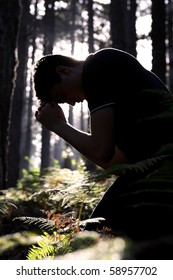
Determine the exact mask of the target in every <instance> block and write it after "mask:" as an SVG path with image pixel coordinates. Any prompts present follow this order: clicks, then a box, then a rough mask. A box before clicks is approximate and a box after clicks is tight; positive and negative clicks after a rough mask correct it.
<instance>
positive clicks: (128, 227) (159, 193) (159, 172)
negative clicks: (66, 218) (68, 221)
mask: <svg viewBox="0 0 173 280" xmlns="http://www.w3.org/2000/svg"><path fill="white" fill-rule="evenodd" d="M98 217H102V218H104V219H105V220H104V221H101V222H100V223H89V224H88V225H87V226H86V228H85V229H86V230H101V229H103V227H108V228H110V229H111V230H112V231H113V232H114V233H115V235H118V236H120V235H121V236H127V237H130V238H132V239H135V240H148V239H153V238H158V237H160V236H163V235H171V234H173V160H172V159H171V160H170V159H169V160H168V159H165V160H163V161H161V162H160V163H159V165H158V164H157V165H156V166H155V167H154V168H151V169H149V170H147V172H142V173H140V172H139V173H138V172H136V171H130V172H126V174H125V175H122V176H120V177H119V178H118V179H117V180H116V181H115V182H114V183H113V185H112V186H111V187H110V188H109V189H108V191H107V192H106V193H105V195H104V196H103V198H102V199H101V201H100V202H99V204H98V205H97V207H96V208H95V209H94V211H93V213H92V215H91V218H98Z"/></svg>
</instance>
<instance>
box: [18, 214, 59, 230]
mask: <svg viewBox="0 0 173 280" xmlns="http://www.w3.org/2000/svg"><path fill="white" fill-rule="evenodd" d="M14 220H19V221H22V222H23V223H26V224H29V225H30V224H34V225H38V226H39V228H40V229H44V230H54V229H55V223H54V221H52V220H48V219H44V218H38V217H16V218H14V219H13V221H14Z"/></svg>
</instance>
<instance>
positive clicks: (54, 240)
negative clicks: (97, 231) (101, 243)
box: [0, 167, 113, 260]
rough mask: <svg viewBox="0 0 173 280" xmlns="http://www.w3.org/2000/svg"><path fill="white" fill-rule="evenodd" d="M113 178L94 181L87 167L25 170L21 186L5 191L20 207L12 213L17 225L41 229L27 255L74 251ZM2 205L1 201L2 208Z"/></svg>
mask: <svg viewBox="0 0 173 280" xmlns="http://www.w3.org/2000/svg"><path fill="white" fill-rule="evenodd" d="M112 181H113V179H111V178H110V179H107V180H102V181H100V182H99V183H98V182H97V183H95V182H92V183H91V181H90V180H88V173H87V172H85V171H84V170H80V171H79V170H75V171H72V170H69V169H60V168H59V167H53V168H49V169H48V170H47V172H46V173H44V175H43V176H40V175H39V172H38V171H37V170H34V169H33V170H31V171H29V172H28V171H26V170H24V172H23V178H22V179H21V180H20V181H19V183H18V186H17V188H16V189H13V188H12V189H8V190H7V191H4V193H5V196H6V199H7V200H8V201H10V202H8V203H9V204H10V203H12V204H13V203H14V205H16V208H17V209H15V214H14V217H13V215H12V218H13V219H12V220H13V225H15V224H16V223H17V224H21V225H23V226H24V228H25V229H26V228H27V230H28V232H29V231H30V230H31V231H32V232H35V234H36V235H38V233H39V241H38V242H37V243H36V244H35V243H34V244H32V245H31V246H30V247H29V250H28V252H27V254H26V258H27V259H29V260H33V259H43V258H54V257H55V256H56V255H63V254H66V253H67V252H71V251H72V250H73V249H72V243H73V238H74V235H75V234H76V233H79V232H80V231H83V229H84V227H85V225H86V223H89V222H90V223H91V222H93V220H91V219H89V216H90V214H91V212H92V211H93V208H94V207H95V206H96V204H97V203H98V201H99V200H100V198H101V196H102V195H103V193H104V192H105V190H106V189H107V188H108V187H109V186H110V184H111V183H112ZM8 203H7V205H6V206H3V209H6V207H7V206H8ZM26 205H27V209H25V207H26ZM1 207H2V206H1V203H0V211H1ZM28 207H29V208H28ZM36 208H37V209H36ZM3 209H2V211H5V210H3ZM4 214H5V212H4ZM28 214H29V215H28ZM100 219H101V217H100ZM97 221H99V218H98V219H97ZM94 222H95V219H94Z"/></svg>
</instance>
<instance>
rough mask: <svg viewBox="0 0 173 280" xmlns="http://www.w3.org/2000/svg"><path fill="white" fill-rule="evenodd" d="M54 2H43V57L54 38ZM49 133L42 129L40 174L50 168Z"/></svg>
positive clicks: (48, 0)
mask: <svg viewBox="0 0 173 280" xmlns="http://www.w3.org/2000/svg"><path fill="white" fill-rule="evenodd" d="M54 2H55V0H46V1H45V10H46V12H45V17H44V21H43V23H44V30H43V32H44V55H47V54H52V52H53V46H54V38H55V20H54V19H55V11H54ZM50 138H51V133H50V131H49V130H48V129H47V128H45V127H42V148H41V172H42V171H44V169H45V168H47V167H49V166H50Z"/></svg>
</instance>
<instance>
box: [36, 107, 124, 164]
mask: <svg viewBox="0 0 173 280" xmlns="http://www.w3.org/2000/svg"><path fill="white" fill-rule="evenodd" d="M36 118H37V120H38V121H39V122H41V123H42V124H43V125H44V126H45V127H47V128H48V129H49V130H51V131H53V132H54V133H56V134H57V135H59V136H60V137H62V138H63V139H64V140H65V141H66V142H68V143H69V144H70V145H71V146H73V147H74V148H75V149H76V150H78V151H79V152H80V153H81V154H83V155H84V156H85V157H87V158H88V159H90V160H91V161H93V162H94V163H96V164H98V165H99V166H101V167H102V168H108V167H109V166H111V165H112V164H116V163H122V159H123V157H122V155H121V156H120V153H118V152H117V151H118V149H115V140H114V129H115V126H114V125H115V124H114V112H113V108H111V107H107V108H104V109H101V110H98V111H96V112H95V113H93V115H92V116H91V133H90V134H89V133H85V132H82V131H80V130H78V129H76V128H74V127H73V126H71V125H70V124H69V123H67V121H66V119H65V117H64V114H63V111H62V109H61V107H60V106H59V105H58V104H56V103H52V104H46V105H45V106H43V107H42V108H41V109H40V110H39V111H38V112H37V113H36ZM123 160H124V159H123Z"/></svg>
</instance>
